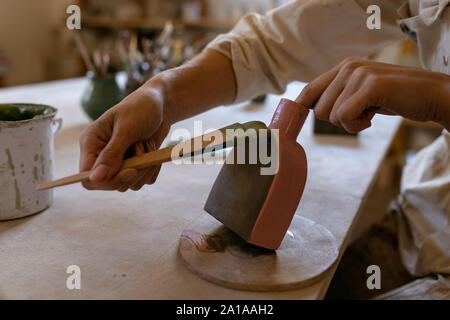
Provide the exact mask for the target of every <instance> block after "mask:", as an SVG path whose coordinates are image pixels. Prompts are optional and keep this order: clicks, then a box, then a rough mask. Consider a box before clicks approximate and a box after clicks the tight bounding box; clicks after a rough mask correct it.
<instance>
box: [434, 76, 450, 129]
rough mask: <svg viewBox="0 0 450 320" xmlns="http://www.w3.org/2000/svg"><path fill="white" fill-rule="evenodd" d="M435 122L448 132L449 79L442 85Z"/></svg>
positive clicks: (449, 117) (449, 111) (449, 113)
mask: <svg viewBox="0 0 450 320" xmlns="http://www.w3.org/2000/svg"><path fill="white" fill-rule="evenodd" d="M435 121H436V122H438V123H440V124H441V125H443V126H444V127H445V128H446V129H447V130H448V131H449V132H450V77H448V78H447V81H446V82H445V83H443V86H442V89H441V95H440V103H439V105H438V110H437V112H436V120H435Z"/></svg>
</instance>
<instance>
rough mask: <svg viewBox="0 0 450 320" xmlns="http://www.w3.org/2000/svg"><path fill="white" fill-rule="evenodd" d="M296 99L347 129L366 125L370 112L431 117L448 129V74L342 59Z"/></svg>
mask: <svg viewBox="0 0 450 320" xmlns="http://www.w3.org/2000/svg"><path fill="white" fill-rule="evenodd" d="M296 101H297V102H299V103H301V104H303V105H305V106H308V107H310V108H314V113H315V115H316V117H317V118H319V119H321V120H327V121H330V122H331V123H333V124H334V125H338V126H342V127H344V128H345V129H346V130H347V131H348V132H351V133H355V132H358V131H361V130H364V129H366V128H368V127H370V126H371V120H372V118H373V117H374V115H375V114H376V113H383V114H390V115H400V116H403V117H405V118H408V119H411V120H415V121H435V122H438V123H440V124H442V125H443V126H445V127H447V129H448V128H449V124H450V76H448V75H445V74H442V73H437V72H430V71H426V70H423V69H416V68H409V67H402V66H396V65H390V64H384V63H378V62H371V61H363V60H356V59H353V58H347V59H345V60H344V61H342V62H341V63H340V64H339V65H337V66H336V67H334V68H333V69H331V70H330V71H328V72H326V73H324V74H322V75H321V76H319V77H317V78H316V79H315V80H313V81H312V82H311V83H309V84H308V85H307V86H306V87H305V89H304V90H303V91H302V92H301V93H300V95H299V96H298V98H297V99H296Z"/></svg>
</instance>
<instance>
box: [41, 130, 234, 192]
mask: <svg viewBox="0 0 450 320" xmlns="http://www.w3.org/2000/svg"><path fill="white" fill-rule="evenodd" d="M237 125H240V124H234V125H231V126H228V127H225V128H222V129H219V130H215V131H213V132H211V133H207V134H204V135H203V136H199V137H195V138H193V139H191V140H188V141H185V142H181V143H179V144H176V145H174V146H170V147H166V148H163V149H159V150H156V151H152V152H148V153H145V154H142V155H140V156H136V157H132V158H128V159H125V160H124V161H123V164H122V166H121V168H120V170H123V169H130V168H134V169H144V168H149V167H153V166H158V165H160V164H163V163H165V162H169V161H173V160H177V159H180V158H182V157H185V156H192V155H194V154H195V153H197V152H199V151H202V150H204V149H205V148H207V147H211V146H212V144H214V148H215V150H220V149H223V148H226V147H228V145H227V143H228V142H231V141H234V137H229V138H228V137H227V136H226V134H225V133H226V129H228V128H234V127H236V126H237ZM175 148H176V149H175ZM174 149H175V150H174ZM177 150H179V151H178V152H177ZM90 174H91V171H84V172H81V173H78V174H74V175H72V176H68V177H64V178H61V179H58V180H55V181H49V182H44V183H41V184H39V185H38V187H37V189H38V190H46V189H51V188H55V187H61V186H65V185H69V184H73V183H77V182H82V181H88V180H89V175H90Z"/></svg>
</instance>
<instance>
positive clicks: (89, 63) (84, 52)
mask: <svg viewBox="0 0 450 320" xmlns="http://www.w3.org/2000/svg"><path fill="white" fill-rule="evenodd" d="M74 38H75V43H76V45H77V48H78V50H79V51H80V54H81V57H82V58H83V61H84V64H85V65H86V68H88V70H89V71H92V72H93V73H96V69H95V67H94V65H93V64H92V61H91V58H90V57H89V53H88V51H87V49H86V46H85V45H84V43H83V40H82V39H81V37H80V35H79V34H78V33H76V32H75V33H74Z"/></svg>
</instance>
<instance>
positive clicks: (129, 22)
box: [81, 16, 235, 29]
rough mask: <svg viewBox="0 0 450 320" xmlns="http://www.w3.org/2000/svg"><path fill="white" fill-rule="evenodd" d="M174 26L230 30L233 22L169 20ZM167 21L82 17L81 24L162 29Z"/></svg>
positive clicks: (95, 26)
mask: <svg viewBox="0 0 450 320" xmlns="http://www.w3.org/2000/svg"><path fill="white" fill-rule="evenodd" d="M170 20H171V21H172V22H173V24H174V25H175V26H185V27H194V28H215V29H231V28H232V27H233V26H234V24H235V22H234V21H215V20H208V19H202V20H200V21H189V20H184V19H170ZM167 21H168V19H161V18H133V19H115V18H110V17H93V16H82V18H81V23H82V24H83V25H84V26H86V27H93V28H108V29H162V28H164V25H165V23H166V22H167Z"/></svg>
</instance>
